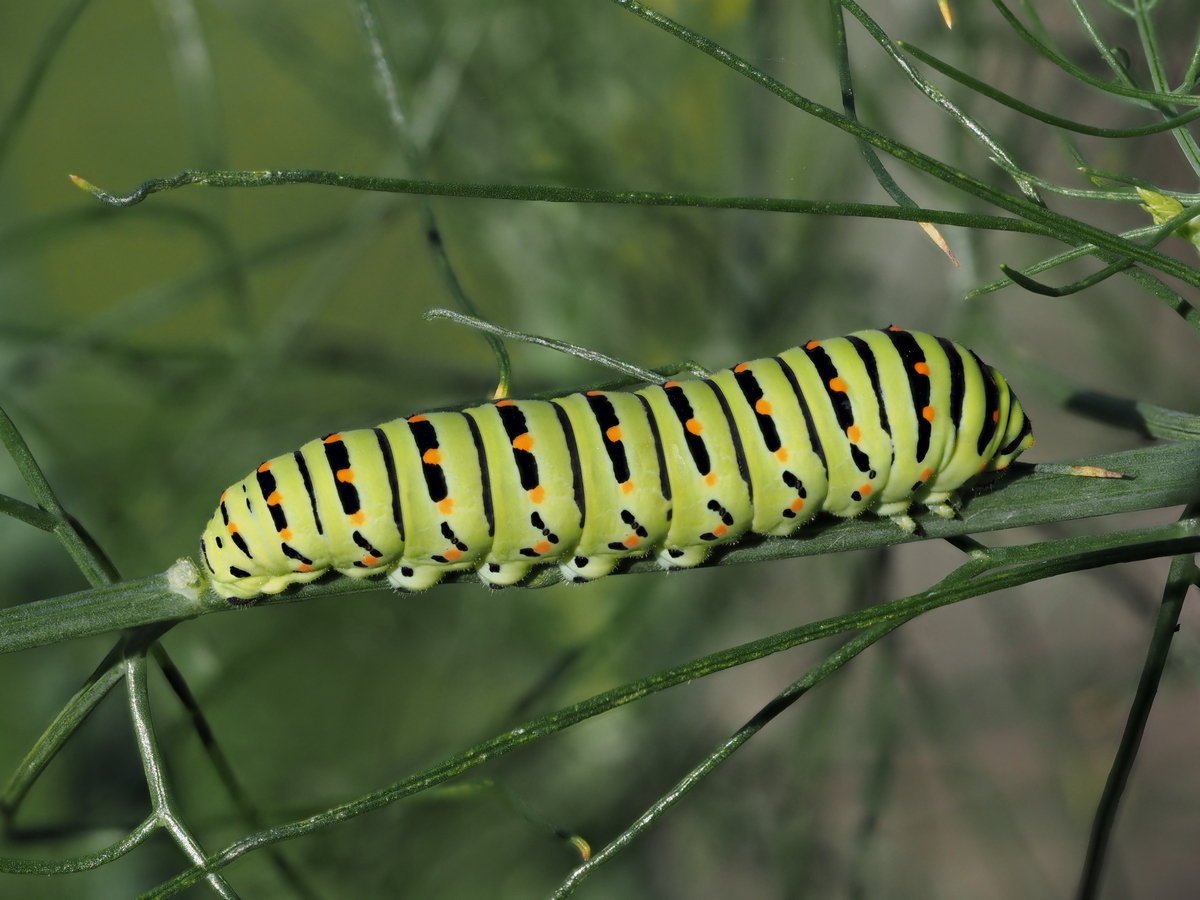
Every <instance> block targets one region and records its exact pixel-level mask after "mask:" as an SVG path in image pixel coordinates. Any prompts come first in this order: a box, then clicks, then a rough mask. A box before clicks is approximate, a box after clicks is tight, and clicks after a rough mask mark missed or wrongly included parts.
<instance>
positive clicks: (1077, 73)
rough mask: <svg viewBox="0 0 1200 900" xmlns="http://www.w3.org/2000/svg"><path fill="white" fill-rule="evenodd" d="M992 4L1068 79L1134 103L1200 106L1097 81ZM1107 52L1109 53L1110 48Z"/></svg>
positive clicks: (1000, 2)
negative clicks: (1138, 101) (1136, 101)
mask: <svg viewBox="0 0 1200 900" xmlns="http://www.w3.org/2000/svg"><path fill="white" fill-rule="evenodd" d="M992 3H993V4H994V5H995V6H996V8H997V9H998V10H999V11H1000V15H1002V16H1004V18H1005V20H1006V21H1007V22H1008V24H1009V25H1011V26H1012V28H1013V30H1014V31H1016V32H1017V34H1019V35H1020V36H1021V37H1022V38H1023V39H1024V40H1025V42H1026V43H1027V44H1029V45H1030V46H1031V47H1033V49H1034V50H1036V51H1037V52H1038V53H1040V54H1041V55H1042V56H1044V57H1045V58H1046V59H1048V60H1049V61H1050V62H1052V63H1054V64H1055V65H1056V66H1058V67H1059V68H1060V69H1062V70H1063V71H1064V72H1066V73H1067V74H1068V75H1070V76H1072V77H1073V78H1076V79H1078V80H1079V81H1082V82H1084V83H1085V84H1089V85H1091V86H1092V87H1095V88H1099V89H1100V90H1102V91H1105V92H1107V93H1109V94H1116V95H1118V96H1120V97H1130V98H1132V99H1134V100H1143V101H1146V102H1147V103H1151V104H1154V103H1160V104H1161V103H1182V104H1185V105H1188V106H1200V97H1197V96H1195V95H1181V94H1164V93H1160V92H1158V91H1144V90H1141V89H1140V88H1135V87H1127V86H1125V85H1123V84H1113V83H1112V82H1109V81H1104V80H1103V79H1100V78H1096V77H1095V76H1093V75H1090V74H1088V73H1087V72H1085V71H1084V70H1083V69H1081V68H1080V67H1079V66H1077V65H1075V64H1074V63H1072V62H1070V61H1069V60H1067V59H1065V58H1064V57H1062V56H1060V55H1059V54H1058V53H1056V52H1055V51H1054V50H1052V49H1050V47H1048V46H1047V45H1046V44H1044V43H1043V42H1042V41H1040V40H1039V39H1038V38H1037V37H1035V36H1034V35H1033V34H1032V33H1031V32H1030V31H1029V29H1027V28H1026V27H1025V26H1024V25H1022V24H1021V21H1020V19H1018V18H1017V17H1016V16H1015V15H1013V13H1012V11H1011V10H1010V9H1009V8H1008V7H1007V6H1005V5H1004V0H992ZM1086 22H1090V19H1087V18H1086V15H1085V23H1086ZM1094 40H1095V41H1098V46H1099V45H1102V44H1103V43H1104V42H1103V39H1100V38H1099V36H1098V35H1097V36H1096V37H1095V38H1094ZM1105 49H1106V50H1107V48H1105ZM1108 57H1111V53H1108V55H1107V56H1106V59H1107V58H1108ZM1110 65H1112V66H1113V67H1114V69H1115V70H1117V71H1118V72H1119V71H1120V66H1119V64H1118V63H1116V61H1115V60H1112V61H1111V62H1110Z"/></svg>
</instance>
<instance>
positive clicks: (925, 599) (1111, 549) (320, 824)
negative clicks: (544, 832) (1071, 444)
mask: <svg viewBox="0 0 1200 900" xmlns="http://www.w3.org/2000/svg"><path fill="white" fill-rule="evenodd" d="M1197 524H1198V523H1197V522H1196V521H1195V520H1189V521H1186V522H1176V523H1173V524H1171V525H1167V526H1159V527H1158V528H1155V529H1142V530H1140V534H1141V535H1142V537H1145V538H1148V539H1147V540H1139V539H1138V538H1137V537H1134V533H1133V532H1124V533H1119V534H1113V535H1094V536H1089V537H1085V538H1066V539H1063V540H1059V541H1047V542H1044V543H1040V544H1031V545H1028V546H1025V547H1021V548H1005V550H1004V551H1003V553H1004V556H1003V558H1004V565H1007V566H1009V568H1005V569H1003V570H1001V571H997V572H983V573H982V574H979V575H977V576H975V577H973V578H969V579H964V578H958V579H955V580H944V581H943V582H942V583H940V584H938V585H935V586H934V587H931V588H929V589H928V590H926V591H922V592H921V593H919V594H914V595H913V596H911V597H907V598H905V599H903V600H896V601H893V602H891V603H882V604H879V605H877V606H873V607H871V608H869V609H866V610H861V611H858V612H853V613H847V614H845V615H841V616H835V617H833V618H830V619H825V620H822V621H821V622H816V623H813V624H811V625H805V626H801V627H800V628H796V629H792V630H790V631H786V632H781V633H780V634H776V635H772V636H771V637H768V638H763V639H761V640H758V641H752V642H750V643H748V644H743V645H740V646H738V647H733V648H731V649H729V650H724V651H721V652H719V653H714V654H711V655H709V656H705V657H702V658H700V659H697V660H693V661H692V662H690V663H686V664H684V665H682V666H677V667H675V668H672V669H667V670H665V671H663V672H659V673H657V674H655V675H652V676H650V677H648V678H644V679H641V680H639V681H636V682H631V683H629V684H625V685H622V686H620V687H618V688H614V689H613V690H610V691H606V692H605V693H603V694H598V695H596V696H594V697H591V698H589V699H588V700H584V701H582V702H580V703H577V704H574V705H573V706H570V707H566V708H565V709H561V710H559V711H558V712H555V713H552V714H550V715H547V716H542V717H540V718H538V719H534V720H532V721H530V722H527V723H526V724H525V725H523V726H521V727H519V728H516V729H513V730H511V731H509V732H506V733H504V734H501V735H498V736H497V737H495V738H492V739H491V740H488V741H485V742H483V743H482V744H478V745H476V746H475V747H472V748H470V749H469V750H466V751H464V752H463V753H460V754H458V755H457V756H454V757H451V758H449V759H446V760H443V761H442V762H440V763H437V764H435V765H433V766H430V767H429V768H427V769H425V770H423V771H421V772H419V773H417V774H416V775H413V776H410V777H409V778H406V779H403V780H402V781H398V782H395V783H394V784H392V785H389V786H388V787H385V788H383V789H381V790H379V791H375V792H373V793H370V794H367V795H365V796H363V797H361V798H359V799H357V800H354V801H352V802H349V803H345V804H341V805H339V806H335V807H332V808H331V809H328V810H326V811H324V812H321V813H318V814H316V815H314V816H310V817H308V818H306V819H302V820H299V821H296V822H291V823H289V824H286V825H280V826H278V827H275V828H270V829H267V830H265V831H261V832H258V833H256V834H252V835H248V836H246V837H244V838H242V839H240V840H238V841H235V842H234V843H232V844H230V845H229V846H228V847H226V848H225V849H224V850H222V851H220V852H218V853H216V854H214V855H212V856H210V857H208V858H207V859H206V860H204V862H203V863H202V864H200V865H197V866H195V867H193V868H192V869H189V870H188V871H186V872H183V873H181V874H180V875H178V876H176V877H175V878H173V879H171V880H170V881H168V882H166V883H164V884H162V885H160V886H159V887H158V888H156V889H154V890H152V891H150V892H148V893H146V894H143V895H142V897H141V898H139V900H161V898H164V897H169V896H172V895H174V894H176V893H178V892H179V891H181V890H184V889H186V888H187V887H189V886H191V885H192V884H195V883H196V882H197V881H199V880H200V879H202V878H204V877H205V876H206V875H208V874H212V873H215V872H217V871H219V870H220V869H222V868H224V867H225V866H227V865H229V864H230V863H232V862H234V861H235V860H237V859H239V858H241V857H242V856H244V855H246V854H247V853H250V852H252V851H255V850H259V849H262V848H264V847H267V846H270V845H272V844H276V843H279V842H281V841H285V840H292V839H294V838H297V837H301V836H303V835H307V834H311V833H313V832H315V831H318V830H321V829H323V828H327V827H329V826H331V825H334V824H336V823H339V822H343V821H345V820H346V819H349V818H354V817H356V816H359V815H362V814H364V813H367V812H370V811H372V810H375V809H379V808H380V807H382V806H385V805H387V804H389V803H393V802H395V801H397V800H401V799H403V798H405V797H408V796H411V795H413V794H416V793H419V792H420V791H423V790H426V789H428V788H430V787H434V786H435V785H438V784H441V783H443V782H445V781H448V780H449V779H451V778H455V777H457V776H459V775H461V774H463V773H465V772H467V771H469V770H470V769H472V768H474V767H475V766H477V765H480V764H481V763H483V762H486V761H488V760H491V759H495V758H496V757H498V756H502V755H504V754H507V753H509V752H511V751H513V750H516V749H517V748H519V747H522V746H524V745H525V744H528V743H531V742H532V741H535V740H538V739H540V738H542V737H545V736H547V735H549V734H554V733H556V732H558V731H562V730H563V729H565V728H567V727H569V726H571V725H574V724H577V723H578V722H581V721H583V720H585V719H588V718H591V717H592V716H596V715H599V714H600V713H602V712H607V711H608V710H611V709H615V708H617V707H619V706H623V705H625V704H627V703H631V702H633V701H635V700H639V699H641V698H642V697H646V696H649V695H650V694H653V693H657V692H658V691H661V690H664V689H666V688H668V687H672V686H674V685H677V684H682V683H685V682H688V681H692V680H694V679H696V678H701V677H704V676H706V675H710V674H713V673H715V672H719V671H722V670H724V669H728V668H731V667H733V666H737V665H742V664H745V663H747V662H751V661H753V660H757V659H762V658H763V657H765V656H769V655H771V654H773V653H778V652H779V651H781V650H786V649H789V648H791V647H795V646H798V645H799V644H802V643H807V642H810V641H813V640H818V639H820V638H822V637H830V636H832V635H835V634H841V633H844V632H846V631H849V630H854V629H860V628H871V627H874V626H877V625H882V624H885V623H889V624H890V623H898V622H901V621H906V620H908V619H909V618H912V617H913V616H916V615H920V614H922V613H924V612H928V611H929V610H932V609H937V608H939V607H942V606H946V605H948V604H952V603H957V602H960V601H962V600H965V599H967V598H969V597H976V596H980V595H983V594H987V593H991V592H993V591H998V590H1003V589H1005V588H1009V587H1016V586H1018V585H1021V584H1027V583H1029V582H1031V581H1036V580H1041V579H1043V578H1049V577H1053V576H1054V575H1061V574H1065V573H1068V572H1077V571H1084V570H1087V569H1091V568H1096V567H1100V566H1106V565H1113V564H1117V563H1122V562H1132V561H1134V560H1137V559H1152V558H1158V557H1162V556H1175V555H1179V554H1182V553H1193V552H1197V551H1200V537H1198V536H1197V535H1196V534H1195V530H1196V527H1197ZM1152 534H1153V535H1154V536H1153V537H1151V535H1152ZM1085 548H1086V549H1085ZM997 558H999V557H997ZM966 565H967V566H970V567H972V568H977V567H978V566H979V565H980V563H979V562H977V561H975V560H972V561H971V562H968V563H967V564H966ZM982 565H984V566H986V565H987V563H982Z"/></svg>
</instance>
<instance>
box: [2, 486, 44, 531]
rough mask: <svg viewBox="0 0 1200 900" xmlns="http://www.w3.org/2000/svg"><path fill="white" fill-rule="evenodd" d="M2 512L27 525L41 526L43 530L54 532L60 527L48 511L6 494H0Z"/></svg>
mask: <svg viewBox="0 0 1200 900" xmlns="http://www.w3.org/2000/svg"><path fill="white" fill-rule="evenodd" d="M0 513H3V514H4V515H6V516H12V517H13V518H14V519H17V520H19V521H21V522H24V523H25V524H26V525H32V526H33V527H34V528H40V529H41V530H42V531H50V532H53V531H54V529H55V528H56V527H58V521H57V520H56V519H55V518H54V516H52V515H50V514H49V513H48V512H44V511H42V510H40V509H38V508H37V507H36V506H30V505H29V504H28V503H26V502H25V501H23V500H17V499H15V498H13V497H9V496H6V495H5V494H0Z"/></svg>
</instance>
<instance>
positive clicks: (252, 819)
mask: <svg viewBox="0 0 1200 900" xmlns="http://www.w3.org/2000/svg"><path fill="white" fill-rule="evenodd" d="M150 652H151V653H152V654H153V656H154V661H155V662H156V663H158V667H159V668H160V669H161V670H162V673H163V676H164V677H165V678H166V679H167V684H169V685H170V686H171V690H173V691H174V692H175V696H176V697H178V698H179V702H180V703H182V704H183V707H184V709H186V710H187V713H188V718H189V719H190V721H191V724H192V728H193V729H194V730H195V732H196V735H197V736H198V737H199V738H200V744H201V746H203V747H204V752H205V754H206V755H207V756H208V759H209V762H210V763H211V764H212V767H213V769H214V770H215V771H216V773H217V778H218V780H219V781H220V782H221V785H222V787H224V788H225V792H226V793H227V794H228V795H229V799H230V800H231V801H233V805H234V807H235V808H236V809H237V812H238V816H239V817H240V818H241V820H242V824H243V825H244V826H245V827H246V828H247V829H249V830H250V831H260V830H262V829H263V828H264V827H265V824H266V823H265V822H264V820H263V817H262V815H261V814H260V813H259V811H258V807H257V806H255V805H254V801H253V800H251V799H250V795H249V794H247V793H246V790H245V788H243V787H242V784H241V782H240V781H239V780H238V777H237V773H236V772H234V770H233V766H232V765H231V764H230V762H229V757H227V756H226V755H225V751H224V750H223V749H222V748H221V745H220V743H219V742H218V741H217V736H216V733H215V732H214V731H213V729H212V726H211V725H210V724H209V722H208V717H207V716H205V715H204V710H202V709H201V708H200V703H199V701H198V700H197V699H196V695H195V694H193V693H192V689H191V688H190V687H189V686H188V683H187V679H185V678H184V677H183V673H182V672H181V671H180V670H179V667H178V666H176V665H175V663H174V661H173V660H172V659H171V657H170V654H168V653H167V650H166V648H165V647H164V646H163V645H162V642H161V641H156V642H155V643H154V645H153V646H151V648H150ZM267 856H268V858H269V859H270V861H271V864H272V865H273V866H274V867H275V871H276V872H277V873H278V874H279V877H280V879H282V881H283V882H284V884H286V885H287V886H288V887H290V888H291V889H292V891H293V892H294V893H295V894H296V896H298V897H301V898H303V900H316V897H317V894H316V893H315V892H314V891H313V889H312V888H311V887H309V886H308V883H307V882H306V881H305V880H304V878H303V877H302V876H301V875H300V873H299V872H298V871H297V870H296V868H295V867H294V866H293V865H292V864H291V863H290V862H289V861H288V859H287V857H285V856H284V855H283V854H282V853H280V852H279V851H278V850H276V849H275V848H274V847H272V848H270V850H269V851H268V854H267Z"/></svg>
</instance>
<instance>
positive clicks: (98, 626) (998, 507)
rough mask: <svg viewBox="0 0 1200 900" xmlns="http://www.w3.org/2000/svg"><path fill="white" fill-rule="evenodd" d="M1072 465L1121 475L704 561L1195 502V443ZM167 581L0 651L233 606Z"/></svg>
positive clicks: (14, 628) (82, 607)
mask: <svg viewBox="0 0 1200 900" xmlns="http://www.w3.org/2000/svg"><path fill="white" fill-rule="evenodd" d="M1072 464H1074V465H1085V466H1096V467H1098V468H1102V469H1108V470H1110V471H1114V472H1121V473H1123V474H1124V475H1125V476H1126V477H1125V478H1123V479H1109V478H1071V477H1067V480H1066V481H1064V480H1063V479H1064V477H1066V476H1060V475H1054V474H1050V473H1038V472H1037V471H1035V469H1034V467H1032V466H1023V465H1022V464H1020V463H1016V464H1014V465H1013V466H1012V467H1010V470H1011V471H1010V475H1009V477H1008V478H1007V479H1005V480H1004V481H1002V482H1000V483H999V484H998V485H995V486H992V487H991V488H990V489H989V490H988V491H986V492H983V491H981V492H977V493H976V494H974V495H971V496H969V497H968V498H967V502H966V503H965V504H964V506H963V508H962V509H961V510H960V514H959V518H957V519H953V520H950V519H944V518H942V517H941V516H938V515H934V514H932V513H925V514H922V515H919V516H916V521H917V523H918V526H919V533H918V534H915V535H910V534H908V533H906V532H904V531H902V530H900V529H899V528H897V527H896V526H895V524H893V523H892V522H891V521H890V520H887V519H880V518H877V517H873V516H862V517H859V518H857V519H841V520H837V519H834V518H833V517H830V518H827V519H825V520H823V521H820V522H816V523H810V524H808V525H806V526H804V527H803V528H801V529H799V530H798V531H797V532H796V535H795V536H794V537H790V538H771V537H760V536H747V537H745V538H743V539H742V540H741V541H739V542H738V543H737V544H733V545H725V546H721V547H717V548H714V552H713V553H712V555H711V556H710V557H709V559H708V560H707V561H706V562H705V563H704V564H703V565H704V567H711V566H725V565H740V564H742V563H751V562H766V561H769V560H780V559H793V558H795V557H800V556H812V555H816V554H819V553H837V552H842V551H846V550H861V549H866V548H871V547H883V546H887V545H890V544H897V543H907V542H910V541H915V540H927V539H931V538H936V539H944V538H949V537H955V536H957V535H963V534H972V533H979V532H985V531H995V530H1000V529H1006V528H1016V527H1019V526H1023V525H1038V524H1045V523H1047V522H1060V521H1063V520H1065V519H1078V518H1087V517H1090V516H1102V515H1110V514H1113V513H1119V512H1132V511H1135V510H1141V509H1157V508H1160V507H1164V506H1173V505H1180V504H1186V503H1192V502H1197V501H1200V442H1195V441H1192V442H1186V443H1179V444H1165V445H1161V446H1157V447H1149V448H1145V449H1141V450H1131V451H1126V452H1124V453H1114V454H1109V455H1106V456H1098V457H1091V458H1088V459H1084V460H1074V461H1072ZM1130 534H1136V533H1130ZM1143 537H1144V536H1143ZM1095 539H1096V540H1101V541H1104V540H1108V537H1106V536H1097V537H1096V538H1095ZM178 566H180V564H179V563H177V564H176V567H178ZM189 571H190V572H191V575H192V576H193V577H197V573H196V572H195V567H194V566H190V568H189ZM618 572H620V573H622V574H628V573H651V572H657V573H661V572H662V569H661V567H660V566H659V565H658V563H657V562H656V561H654V560H652V559H646V558H643V559H637V560H633V561H630V562H627V563H625V564H623V565H622V567H621V568H620V569H618ZM476 580H478V576H477V575H476V574H475V573H474V572H464V573H455V574H453V575H452V576H450V577H448V578H447V579H446V583H454V582H459V583H462V582H473V581H476ZM558 580H560V574H559V571H558V569H557V567H549V568H544V569H542V570H541V571H540V572H538V573H537V574H536V575H535V576H534V578H533V580H532V581H530V582H529V583H528V584H526V585H525V586H526V587H545V586H547V585H550V584H555V583H557V581H558ZM185 581H186V579H185ZM172 583H173V582H172V581H171V580H169V579H168V576H167V575H165V574H164V575H156V576H153V577H150V578H144V579H141V580H139V581H129V582H123V583H121V584H116V585H112V586H110V587H104V588H98V589H93V590H88V591H82V592H80V593H77V594H68V595H66V596H63V597H54V598H50V599H47V600H38V601H35V602H33V603H26V604H23V605H20V606H14V607H10V608H9V609H5V610H0V653H6V652H12V651H15V650H22V649H26V648H28V647H37V646H41V645H43V644H49V643H53V642H55V641H61V640H67V639H69V638H75V637H83V636H86V635H92V634H101V633H104V632H107V631H114V630H117V629H121V628H130V627H134V626H138V625H144V624H148V623H154V622H177V621H180V620H182V619H187V618H192V617H195V616H200V615H206V614H208V613H214V612H228V611H230V610H232V609H234V607H232V606H231V605H230V604H229V602H228V601H226V600H224V599H222V598H221V597H218V596H217V595H216V594H214V593H212V592H211V591H204V592H203V593H199V594H198V591H199V590H200V589H202V588H203V583H202V582H201V581H200V580H199V579H198V577H197V580H195V581H188V582H187V584H188V585H189V586H186V587H180V586H179V579H178V578H175V580H174V583H175V584H176V586H177V587H178V590H175V589H173V588H172V586H171V585H172ZM383 587H385V585H384V584H383V583H381V582H380V581H378V580H376V581H365V580H360V579H355V578H340V577H331V578H329V579H328V580H322V581H320V582H317V583H314V584H308V585H303V586H301V587H299V588H296V589H294V590H288V591H286V592H284V593H281V594H271V595H266V596H263V597H259V598H258V599H256V600H255V601H254V603H255V605H259V606H268V605H271V604H275V603H293V602H299V601H304V600H310V599H314V598H317V597H331V596H347V595H350V594H357V593H364V592H367V591H374V590H380V589H381V588H383Z"/></svg>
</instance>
